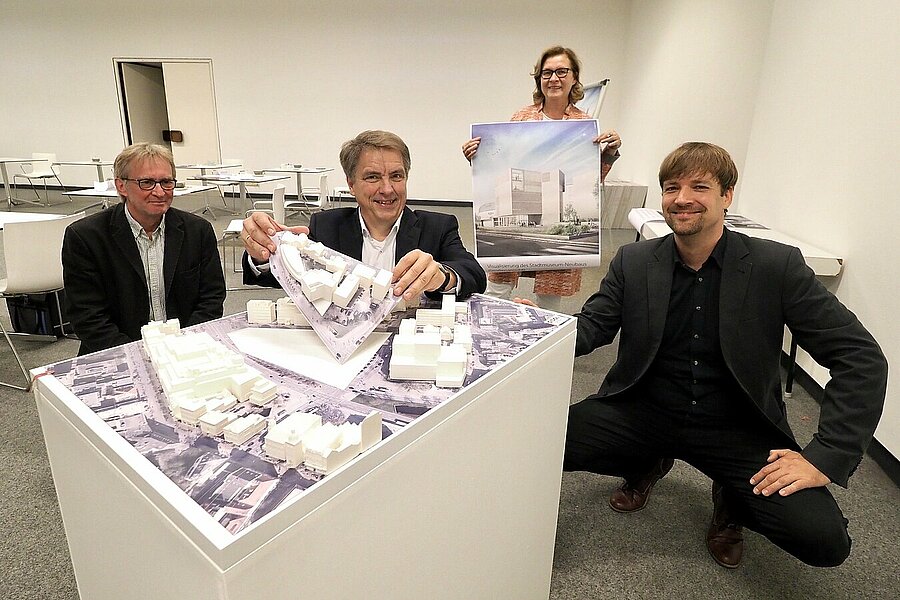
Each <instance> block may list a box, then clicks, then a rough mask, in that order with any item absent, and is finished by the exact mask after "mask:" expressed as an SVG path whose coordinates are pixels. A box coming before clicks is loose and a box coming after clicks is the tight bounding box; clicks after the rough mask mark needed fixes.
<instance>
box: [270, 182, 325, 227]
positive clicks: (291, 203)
mask: <svg viewBox="0 0 900 600" xmlns="http://www.w3.org/2000/svg"><path fill="white" fill-rule="evenodd" d="M284 208H285V210H290V211H294V212H295V213H297V212H299V213H305V214H306V215H312V211H313V210H325V209H326V208H328V175H320V176H319V187H317V188H303V189H302V190H299V193H298V194H297V199H296V200H287V201H285V203H284ZM281 222H283V221H281Z"/></svg>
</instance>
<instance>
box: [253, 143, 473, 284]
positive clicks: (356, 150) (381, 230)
mask: <svg viewBox="0 0 900 600" xmlns="http://www.w3.org/2000/svg"><path fill="white" fill-rule="evenodd" d="M341 167H342V168H343V170H344V174H345V175H346V177H347V184H348V185H349V186H350V192H351V193H352V194H353V196H354V197H355V198H356V203H357V208H337V209H332V210H327V211H325V212H320V213H316V214H314V215H312V217H311V218H310V222H309V228H306V227H292V228H290V229H291V230H292V231H295V232H296V231H303V232H306V233H309V235H310V237H311V238H312V239H314V240H316V241H319V242H322V243H323V244H325V245H326V246H328V247H329V248H331V249H333V250H337V251H338V252H341V253H343V254H346V255H347V256H350V257H352V258H355V259H357V260H360V261H362V262H364V263H366V264H368V265H372V266H375V267H379V268H381V269H385V270H388V271H393V275H394V277H393V288H394V293H395V294H396V295H398V296H399V295H401V294H402V295H403V297H404V299H406V300H411V299H413V298H415V297H417V296H418V295H419V294H420V293H423V292H424V293H426V294H427V295H429V296H436V295H439V294H447V293H455V294H456V295H457V296H458V297H466V296H469V295H471V294H473V293H476V292H484V289H485V287H486V286H487V276H486V275H485V273H484V269H482V268H481V265H479V264H478V261H477V260H476V259H475V257H474V256H472V254H471V253H470V252H469V251H468V250H466V248H465V246H463V243H462V240H461V239H460V237H459V225H458V223H457V222H456V217H454V216H452V215H445V214H442V213H435V212H430V211H424V210H416V211H414V210H411V209H409V208H408V207H407V206H406V182H407V178H408V176H409V168H410V156H409V148H407V146H406V144H405V143H404V142H403V140H402V139H400V137H399V136H397V135H396V134H394V133H391V132H389V131H378V130H373V131H363V132H362V133H360V134H359V135H357V136H356V137H355V138H353V139H352V140H349V141H347V142H346V143H344V145H343V147H342V148H341ZM282 229H285V227H284V225H282V224H280V223H276V222H275V220H274V219H272V218H271V217H269V216H268V215H266V214H265V213H260V212H257V213H253V214H251V215H250V216H249V217H248V218H246V219H245V220H244V229H243V231H242V232H241V238H242V239H243V240H244V247H245V248H246V250H247V252H246V253H245V254H244V257H243V264H244V283H251V284H256V285H267V286H277V285H278V282H276V281H275V278H274V277H273V276H272V274H271V273H270V272H269V271H268V261H269V256H270V254H271V253H272V252H274V251H275V244H274V243H273V242H272V239H271V236H272V235H274V234H275V232H276V231H279V230H282Z"/></svg>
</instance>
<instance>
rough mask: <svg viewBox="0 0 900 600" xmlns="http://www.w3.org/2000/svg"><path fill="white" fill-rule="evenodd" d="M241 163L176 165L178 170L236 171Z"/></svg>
mask: <svg viewBox="0 0 900 600" xmlns="http://www.w3.org/2000/svg"><path fill="white" fill-rule="evenodd" d="M240 166H241V163H208V164H203V163H192V164H186V165H175V168H176V169H236V168H237V167H240Z"/></svg>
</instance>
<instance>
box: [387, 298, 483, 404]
mask: <svg viewBox="0 0 900 600" xmlns="http://www.w3.org/2000/svg"><path fill="white" fill-rule="evenodd" d="M467 310H468V305H467V304H466V303H465V302H456V299H455V297H454V296H453V295H452V294H446V295H445V296H444V297H443V304H442V306H441V308H439V309H426V308H420V309H419V310H417V311H416V318H415V319H403V321H401V322H400V331H399V333H397V335H395V336H394V340H393V342H391V362H390V365H389V368H390V371H389V372H390V378H391V379H401V380H427V381H434V384H435V385H436V386H438V387H460V386H461V385H462V384H463V381H464V380H465V378H466V365H467V364H468V361H469V356H468V355H469V354H470V353H471V352H472V330H471V329H470V328H469V326H468V325H461V324H460V325H457V324H456V313H457V312H466V311H467Z"/></svg>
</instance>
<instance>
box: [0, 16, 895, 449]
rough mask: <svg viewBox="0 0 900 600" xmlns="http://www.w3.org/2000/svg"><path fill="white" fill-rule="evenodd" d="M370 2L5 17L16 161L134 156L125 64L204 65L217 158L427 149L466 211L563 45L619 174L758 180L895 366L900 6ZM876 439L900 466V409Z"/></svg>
mask: <svg viewBox="0 0 900 600" xmlns="http://www.w3.org/2000/svg"><path fill="white" fill-rule="evenodd" d="M375 4H376V3H371V5H370V3H364V2H354V1H349V0H337V1H333V2H317V3H313V2H292V1H271V2H261V3H245V2H241V1H237V0H221V1H219V2H204V3H196V2H195V3H190V2H180V1H177V2H176V1H172V0H165V1H159V2H154V3H152V4H147V3H146V2H138V1H136V0H122V1H120V2H95V3H58V2H48V1H47V0H32V1H23V0H12V1H10V0H6V1H5V2H3V4H2V5H0V40H3V44H4V51H3V53H2V54H0V72H2V73H3V75H4V77H5V85H4V93H3V94H2V95H0V131H2V132H3V134H2V137H0V155H6V156H14V155H24V154H28V153H30V152H32V151H56V152H57V153H58V155H59V156H60V157H61V158H65V159H78V158H88V157H90V156H98V155H100V156H103V157H104V158H111V157H113V156H114V155H115V154H116V153H117V152H118V151H119V150H120V149H121V146H122V143H123V137H122V130H121V123H120V122H119V111H118V103H117V97H116V91H115V87H114V82H115V78H114V74H113V68H112V57H114V56H118V57H140V56H145V57H209V58H212V59H213V68H214V75H215V81H216V92H217V98H216V100H217V104H218V114H219V128H220V134H221V143H222V155H223V156H240V157H243V158H244V159H245V161H246V163H247V165H248V166H249V167H251V168H257V169H258V168H262V167H265V166H271V165H277V164H280V163H282V162H288V161H290V162H302V163H304V164H307V165H312V164H316V165H325V166H332V167H335V168H338V167H339V165H338V163H337V152H338V148H339V146H340V144H341V142H343V141H344V140H346V139H348V138H350V137H352V136H353V135H355V134H356V133H358V132H359V131H361V130H362V129H368V128H381V129H390V130H394V131H396V132H397V133H399V134H400V135H401V136H402V137H404V139H406V141H407V142H408V143H409V145H410V148H411V151H412V156H413V170H412V178H411V180H410V193H411V195H413V196H416V197H433V198H462V199H464V198H470V197H471V190H470V178H469V177H470V173H469V168H468V165H467V163H466V162H465V161H464V160H463V158H462V156H461V154H460V150H459V146H460V145H461V144H462V142H463V141H464V140H465V139H466V138H467V137H468V126H469V124H470V123H472V122H481V121H498V120H505V119H507V118H508V117H509V115H510V114H511V113H512V112H513V111H514V110H516V109H518V108H519V107H521V106H524V105H525V104H526V103H528V101H529V99H530V95H531V87H532V81H531V79H530V78H529V76H528V73H529V71H530V69H531V67H532V64H533V61H534V60H535V59H536V58H537V55H538V54H539V53H540V51H541V50H542V49H543V48H544V47H546V46H548V45H551V44H554V43H562V44H564V45H568V46H571V47H573V48H575V49H576V50H577V51H578V53H579V54H580V56H581V58H582V60H583V62H584V71H583V74H582V75H583V77H582V79H583V80H584V81H586V82H588V81H596V80H599V79H602V78H604V77H609V78H610V79H611V80H612V83H611V85H610V88H609V93H608V94H607V98H606V104H605V105H604V110H603V113H602V114H601V126H603V127H615V128H616V129H618V130H619V131H620V133H621V134H622V137H623V141H624V143H623V147H622V159H621V160H620V161H619V162H618V163H617V165H616V167H615V169H614V171H613V177H616V178H629V179H635V180H637V181H640V182H642V183H646V184H648V185H649V189H650V194H649V196H648V205H649V206H658V202H659V190H658V186H657V184H656V171H657V168H658V165H659V162H660V161H661V159H662V158H663V156H665V154H666V153H667V152H668V151H669V150H671V149H672V148H674V147H675V146H676V145H678V144H679V143H681V142H682V141H685V140H689V139H693V140H709V141H713V142H716V143H718V144H720V145H722V146H724V147H725V148H727V149H728V150H729V151H730V152H731V153H732V155H733V157H734V158H735V162H736V163H737V165H738V168H739V169H740V170H741V173H742V177H741V182H740V183H739V185H738V193H737V196H736V202H735V208H736V210H738V211H740V212H742V213H744V214H747V215H748V216H750V217H752V218H755V219H756V220H759V221H762V222H765V223H767V224H770V225H771V226H773V227H775V228H777V229H781V230H783V231H785V232H787V233H789V234H791V235H793V236H794V237H796V238H799V239H801V240H805V241H808V242H810V243H812V244H814V245H816V246H820V247H823V248H825V249H828V250H831V251H833V252H836V253H838V254H841V255H842V256H843V257H845V271H844V273H843V276H842V277H841V278H840V280H839V281H835V282H832V283H831V284H830V285H831V286H832V288H833V289H834V290H835V291H836V292H837V294H838V296H839V297H840V298H841V300H842V301H843V302H845V303H846V304H847V305H848V306H850V308H851V309H853V310H854V311H855V312H856V313H857V314H858V315H859V316H860V318H861V319H862V321H863V322H864V323H865V324H866V325H867V326H868V327H869V328H870V330H871V331H872V332H873V334H874V335H875V337H876V338H877V339H878V340H879V341H880V342H881V344H882V346H883V348H884V349H885V351H886V353H887V355H888V359H889V360H890V361H891V362H892V363H894V364H900V335H898V325H897V323H898V321H900V319H897V317H896V314H897V312H898V311H897V308H898V306H897V301H896V300H895V299H894V298H895V296H894V294H893V292H894V289H893V288H894V287H895V285H894V282H895V280H896V276H895V275H894V272H895V269H896V265H897V264H898V260H897V259H898V258H900V257H898V251H897V246H898V245H897V244H896V243H895V242H894V241H893V239H894V236H893V235H892V233H893V232H892V231H890V230H889V229H888V228H889V227H891V226H892V225H893V224H894V223H897V222H900V221H898V219H897V217H898V216H900V215H898V203H897V200H896V193H892V192H893V190H892V189H890V188H889V187H888V183H889V182H888V178H889V177H891V176H893V175H894V173H895V172H896V170H897V167H896V163H897V156H898V152H897V149H898V148H897V144H898V142H897V140H898V139H900V132H898V131H897V118H896V112H897V110H896V107H897V105H898V97H897V96H898V90H897V88H898V81H897V77H898V75H897V69H896V57H897V56H898V52H897V50H898V49H897V41H896V40H897V36H896V33H895V32H894V31H893V28H894V27H893V26H894V25H895V24H896V23H897V22H898V18H897V17H898V8H897V3H896V2H895V1H892V0H866V1H865V2H858V3H848V2H843V1H838V0H827V1H824V0H823V1H812V0H804V1H801V0H794V1H791V2H778V3H773V2H772V0H756V1H753V2H744V1H738V0H656V1H651V0H635V1H633V2H629V1H628V0H605V1H600V2H592V3H585V4H583V5H580V6H578V7H571V6H568V5H566V10H564V11H561V10H560V6H561V4H551V3H544V2H539V1H536V0H526V1H523V2H513V1H512V0H499V1H497V2H493V3H484V2H480V1H470V0H467V1H464V2H458V3H444V4H441V5H439V6H438V5H435V4H433V3H430V2H425V1H424V0H423V1H414V0H407V1H398V0H395V1H387V2H382V3H377V6H376V5H375ZM151 7H152V8H151ZM92 175H93V173H92V172H91V170H90V169H89V170H87V171H86V174H85V178H86V182H88V183H89V182H90V181H91V179H92ZM335 179H339V177H336V178H335ZM336 183H340V182H339V181H335V180H333V181H332V184H336ZM804 366H806V368H807V369H808V370H810V371H812V372H813V374H814V375H816V374H817V373H816V369H814V368H813V367H812V366H811V365H809V364H805V365H804ZM819 376H820V375H819ZM820 381H821V382H824V379H821V376H820ZM891 381H892V385H891V386H890V387H891V389H898V385H897V382H896V375H892V379H891ZM877 437H878V439H879V441H880V442H881V443H882V444H884V445H885V446H887V447H888V448H889V449H890V450H891V451H892V452H893V454H894V455H895V456H900V399H898V398H897V395H896V393H894V394H891V392H890V391H889V397H888V402H887V407H886V410H885V415H884V417H883V419H882V422H881V426H880V427H879V430H878V433H877Z"/></svg>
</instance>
